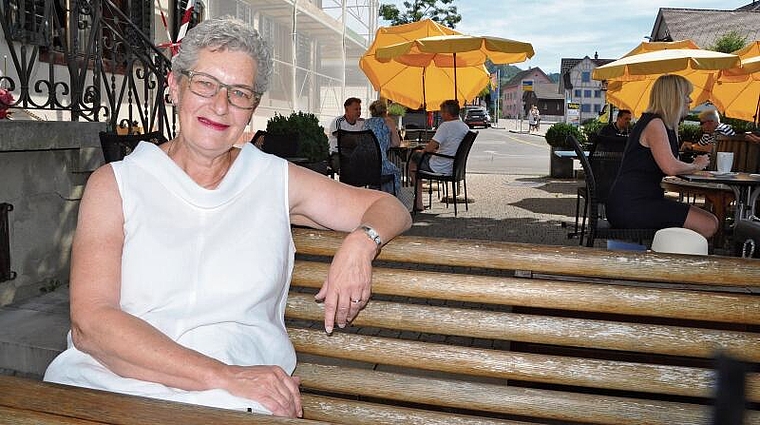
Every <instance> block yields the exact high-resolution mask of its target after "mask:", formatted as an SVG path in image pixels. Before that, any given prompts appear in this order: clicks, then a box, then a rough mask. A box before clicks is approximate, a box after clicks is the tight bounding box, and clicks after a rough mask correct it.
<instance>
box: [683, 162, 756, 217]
mask: <svg viewBox="0 0 760 425" xmlns="http://www.w3.org/2000/svg"><path fill="white" fill-rule="evenodd" d="M678 177H680V178H682V179H685V180H687V181H690V182H705V183H720V184H722V185H725V186H728V187H729V188H731V190H732V191H733V192H734V196H735V197H736V213H735V214H734V224H736V223H738V222H739V220H741V219H744V218H746V217H745V211H747V210H750V208H749V207H750V205H748V202H749V200H750V199H751V198H752V193H753V191H755V190H760V174H751V173H725V174H720V173H718V172H716V171H698V172H696V173H692V174H682V175H679V176H678Z"/></svg>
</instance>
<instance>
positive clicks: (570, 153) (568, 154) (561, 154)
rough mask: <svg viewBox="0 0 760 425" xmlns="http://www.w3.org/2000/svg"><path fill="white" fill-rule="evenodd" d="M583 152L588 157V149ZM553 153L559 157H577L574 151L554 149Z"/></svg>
mask: <svg viewBox="0 0 760 425" xmlns="http://www.w3.org/2000/svg"><path fill="white" fill-rule="evenodd" d="M583 154H584V155H586V157H588V155H589V151H583ZM554 155H555V156H558V157H560V158H572V159H578V154H576V153H575V151H554Z"/></svg>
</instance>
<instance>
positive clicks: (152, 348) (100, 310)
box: [71, 166, 301, 416]
mask: <svg viewBox="0 0 760 425" xmlns="http://www.w3.org/2000/svg"><path fill="white" fill-rule="evenodd" d="M121 205H122V203H121V197H120V195H119V191H118V188H117V185H116V179H115V177H114V173H113V169H112V168H111V167H110V166H104V167H101V168H100V169H98V170H97V171H95V173H93V174H92V176H90V179H89V180H88V183H87V188H86V189H85V193H84V196H83V197H82V203H81V206H80V209H79V219H78V224H77V231H76V234H75V237H74V242H73V247H72V260H71V330H72V339H73V342H74V345H75V346H76V348H77V349H79V350H80V351H83V352H85V353H88V354H90V355H91V356H93V357H94V358H95V359H96V360H98V361H99V362H100V363H102V364H103V365H105V366H106V367H107V368H109V369H110V370H111V371H113V372H114V373H116V374H118V375H120V376H123V377H128V378H135V379H140V380H143V381H151V382H158V383H161V384H164V385H166V386H169V387H174V388H180V389H184V390H207V389H213V388H223V389H226V390H228V391H229V392H230V393H232V394H235V395H237V396H240V397H245V398H249V399H252V400H256V401H258V402H260V403H261V404H262V405H263V406H264V407H266V408H268V409H269V410H271V411H272V413H273V414H275V415H283V416H296V415H297V414H299V412H300V410H301V405H300V397H299V395H298V380H297V379H294V378H291V377H289V376H288V375H287V374H286V373H285V372H284V371H283V370H282V369H281V368H279V367H272V366H261V367H237V366H228V365H225V364H223V363H221V362H219V361H217V360H215V359H213V358H210V357H207V356H205V355H202V354H200V353H198V352H196V351H193V350H190V349H187V348H185V347H183V346H181V345H179V344H177V343H176V342H174V341H173V340H171V339H170V338H169V337H167V336H166V335H164V334H163V333H161V332H160V331H158V330H157V329H156V328H154V327H153V326H151V325H150V324H149V323H147V322H145V321H144V320H141V319H139V318H137V317H135V316H133V315H130V314H128V313H126V312H124V311H123V310H121V308H120V291H121V255H122V247H123V244H124V232H123V226H124V217H123V213H122V207H121Z"/></svg>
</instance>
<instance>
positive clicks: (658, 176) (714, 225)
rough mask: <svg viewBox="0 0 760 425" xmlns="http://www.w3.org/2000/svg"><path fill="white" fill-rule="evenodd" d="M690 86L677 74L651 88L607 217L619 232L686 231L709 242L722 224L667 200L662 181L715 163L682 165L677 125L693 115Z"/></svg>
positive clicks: (704, 160) (630, 138) (701, 158)
mask: <svg viewBox="0 0 760 425" xmlns="http://www.w3.org/2000/svg"><path fill="white" fill-rule="evenodd" d="M691 91H692V85H691V83H690V82H689V81H688V80H687V79H685V78H683V77H681V76H678V75H663V76H661V77H660V78H658V79H657V80H656V81H655V82H654V85H653V86H652V91H651V94H650V97H649V106H648V107H647V110H646V111H645V112H644V114H643V115H642V116H641V119H639V121H638V122H637V123H636V125H635V126H634V127H633V130H632V131H631V134H630V136H628V142H627V144H626V147H625V152H624V154H623V161H622V163H621V165H620V171H619V173H618V176H617V178H616V179H615V183H614V184H613V186H612V189H611V190H610V194H609V198H608V200H607V218H608V219H609V221H610V223H611V224H612V225H613V226H615V227H619V228H640V229H662V228H666V227H685V228H687V229H691V230H694V231H696V232H698V233H700V234H701V235H702V236H704V237H706V238H709V237H711V236H712V235H713V234H715V232H716V231H717V230H718V219H717V218H716V217H715V216H714V215H712V214H710V213H709V212H707V211H705V210H703V209H700V208H697V207H695V206H693V205H688V204H684V203H681V202H676V201H672V200H668V199H665V194H664V192H663V189H662V188H661V187H660V183H661V182H662V178H663V177H665V176H674V175H677V174H685V173H693V172H695V171H700V170H703V169H705V167H707V164H709V162H710V158H709V157H708V156H707V155H699V156H697V157H695V158H694V162H692V163H686V162H682V161H679V160H678V123H679V122H680V121H681V120H682V119H683V118H684V117H685V116H686V115H687V114H688V113H689V104H690V103H691V98H690V97H689V95H690V94H691Z"/></svg>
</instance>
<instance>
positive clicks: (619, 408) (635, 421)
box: [296, 363, 760, 425]
mask: <svg viewBox="0 0 760 425" xmlns="http://www.w3.org/2000/svg"><path fill="white" fill-rule="evenodd" d="M296 375H298V376H299V377H301V384H302V386H303V387H304V388H309V389H312V390H317V391H331V392H336V393H341V394H357V393H358V394H363V395H366V396H371V397H376V398H384V399H388V400H397V401H404V402H411V403H422V404H431V405H437V406H441V405H443V406H449V407H453V408H460V409H474V410H482V411H485V412H493V413H503V414H515V415H526V416H529V417H537V418H546V419H554V420H559V421H578V422H583V423H593V424H610V425H612V424H626V425H645V424H646V425H659V424H662V425H666V424H667V425H672V424H681V425H689V424H694V425H697V424H700V425H703V424H705V423H708V421H709V417H710V407H709V406H701V405H694V404H686V403H674V402H667V401H650V400H637V399H629V398H623V397H612V396H595V395H588V394H578V393H568V392H561V391H550V390H536V389H528V388H518V387H508V386H497V385H489V384H473V383H469V382H464V381H453V380H451V381H449V380H442V379H433V378H420V377H414V376H408V375H400V374H394V373H387V372H377V371H368V370H359V369H350V368H345V367H336V366H322V365H314V364H308V363H301V364H299V365H298V367H297V368H296ZM399 388H404V389H405V391H403V392H399V391H398V389H399ZM746 423H747V424H760V416H758V415H757V414H756V412H750V413H749V414H748V415H747V419H746Z"/></svg>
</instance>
